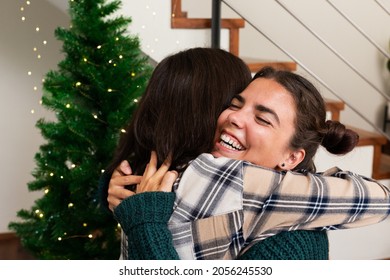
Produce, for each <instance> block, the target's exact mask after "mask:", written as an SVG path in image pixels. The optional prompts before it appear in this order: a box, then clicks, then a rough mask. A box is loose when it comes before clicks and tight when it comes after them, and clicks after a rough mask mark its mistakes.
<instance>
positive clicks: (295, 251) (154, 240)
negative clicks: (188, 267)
mask: <svg viewBox="0 0 390 280" xmlns="http://www.w3.org/2000/svg"><path fill="white" fill-rule="evenodd" d="M174 199H175V197H174V194H173V193H166V192H148V193H143V194H139V195H134V196H132V197H130V198H128V199H125V200H124V201H123V203H121V204H120V205H119V206H118V207H117V208H115V210H114V213H115V217H116V218H117V220H118V222H120V223H121V225H122V229H123V231H124V232H125V233H126V236H127V240H128V249H127V253H128V255H127V256H125V258H127V259H136V260H141V259H149V260H152V259H154V260H177V259H179V256H178V254H177V252H176V250H175V248H174V246H173V243H172V236H171V233H170V231H169V230H168V227H167V223H168V220H169V217H170V215H171V213H172V207H173V202H174ZM328 257H329V244H328V238H327V234H326V232H324V231H321V232H319V231H294V232H282V233H279V234H277V235H275V236H272V237H270V238H267V239H266V240H264V241H262V242H257V243H255V244H254V245H253V246H251V247H250V248H249V249H248V250H247V251H246V252H245V253H244V254H242V255H241V256H240V257H238V259H241V260H326V259H328Z"/></svg>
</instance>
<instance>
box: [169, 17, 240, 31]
mask: <svg viewBox="0 0 390 280" xmlns="http://www.w3.org/2000/svg"><path fill="white" fill-rule="evenodd" d="M171 27H172V28H184V29H209V28H211V19H210V18H186V17H172V18H171ZM243 27H245V20H243V19H242V18H223V19H221V28H222V29H239V28H243Z"/></svg>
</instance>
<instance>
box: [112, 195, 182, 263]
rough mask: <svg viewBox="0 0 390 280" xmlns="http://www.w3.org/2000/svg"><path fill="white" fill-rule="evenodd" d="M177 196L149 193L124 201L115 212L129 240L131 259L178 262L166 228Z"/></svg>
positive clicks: (170, 236)
mask: <svg viewBox="0 0 390 280" xmlns="http://www.w3.org/2000/svg"><path fill="white" fill-rule="evenodd" d="M174 200H175V194H174V193H167V192H146V193H140V194H136V195H133V196H131V197H129V198H126V199H125V200H123V201H122V202H121V203H120V204H119V205H118V207H116V208H115V210H114V216H115V218H116V219H117V221H118V222H119V223H120V224H121V226H122V230H123V231H124V232H125V234H126V236H127V239H128V256H127V257H128V259H137V260H142V259H149V260H151V259H154V260H177V259H179V256H178V254H177V252H176V250H175V248H174V247H173V242H172V235H171V232H170V231H169V229H168V227H167V224H168V220H169V218H170V216H171V214H172V211H173V203H174Z"/></svg>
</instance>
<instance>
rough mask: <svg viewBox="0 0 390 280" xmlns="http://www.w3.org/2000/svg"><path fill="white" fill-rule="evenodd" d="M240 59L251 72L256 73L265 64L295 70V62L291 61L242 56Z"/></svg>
mask: <svg viewBox="0 0 390 280" xmlns="http://www.w3.org/2000/svg"><path fill="white" fill-rule="evenodd" d="M242 60H244V62H245V63H246V64H247V65H248V67H249V69H250V70H251V72H252V73H256V72H257V71H259V70H260V69H261V68H263V67H266V66H271V67H274V68H276V69H281V70H287V71H295V70H297V64H296V63H295V62H293V61H271V60H262V59H254V58H248V57H242Z"/></svg>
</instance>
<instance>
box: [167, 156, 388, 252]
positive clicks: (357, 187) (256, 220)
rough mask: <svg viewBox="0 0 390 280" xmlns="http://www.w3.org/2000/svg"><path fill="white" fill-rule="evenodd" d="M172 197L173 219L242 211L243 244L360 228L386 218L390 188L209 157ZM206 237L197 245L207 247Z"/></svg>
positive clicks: (338, 175)
mask: <svg viewBox="0 0 390 280" xmlns="http://www.w3.org/2000/svg"><path fill="white" fill-rule="evenodd" d="M194 185H196V186H197V187H196V188H193V186H194ZM210 194H212V195H210ZM176 195H177V201H178V205H177V207H176V208H175V211H174V213H173V214H172V219H173V220H174V221H179V222H186V221H193V220H194V219H193V217H197V218H198V219H199V218H202V219H204V218H208V217H213V216H218V215H225V214H226V213H235V212H237V211H238V212H239V211H242V213H243V215H242V219H241V221H240V222H242V228H243V237H244V239H245V240H246V241H247V242H252V241H254V240H255V241H259V240H263V239H265V238H267V237H269V236H271V235H273V234H276V233H278V232H280V231H288V230H298V229H323V228H324V227H326V229H340V228H353V227H361V226H366V225H370V224H374V223H378V222H380V221H382V220H384V219H385V218H387V217H388V216H389V214H390V190H389V188H388V187H386V186H384V185H382V184H380V183H379V182H376V181H374V180H372V179H369V178H365V177H363V176H360V175H357V174H354V173H352V172H344V171H340V170H338V169H336V170H334V171H332V172H327V173H325V174H301V173H297V172H287V173H283V172H276V171H273V170H270V169H266V168H262V167H258V166H254V165H251V164H249V163H246V162H242V161H235V160H232V159H227V158H214V157H213V156H212V155H210V154H203V155H201V156H199V157H198V158H197V159H196V160H194V161H193V162H192V163H191V164H190V166H189V167H188V168H187V169H186V171H185V172H184V174H183V176H182V178H181V181H180V185H179V187H178V191H177V193H176ZM221 198H222V199H221ZM182 207H184V208H185V211H181V209H182ZM183 212H185V214H186V216H183V215H182V213H183ZM187 213H188V215H187ZM220 220H221V221H222V219H220ZM199 221H200V223H198V225H199V228H198V230H201V231H202V230H206V229H202V226H203V225H204V226H205V227H207V226H209V225H208V224H207V223H202V220H199ZM194 223H197V221H195V222H194ZM232 231H233V232H234V231H235V230H234V229H232ZM207 237H209V238H210V239H213V238H214V237H213V236H211V235H210V236H207ZM210 239H208V238H205V240H202V241H200V242H202V244H207V242H208V241H210ZM199 247H201V245H200V244H199Z"/></svg>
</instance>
